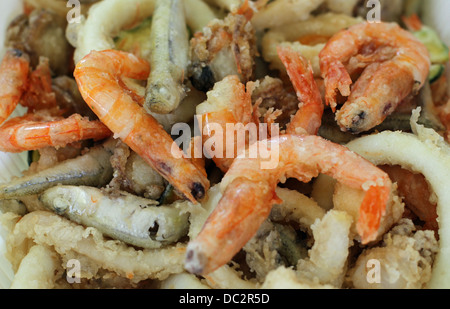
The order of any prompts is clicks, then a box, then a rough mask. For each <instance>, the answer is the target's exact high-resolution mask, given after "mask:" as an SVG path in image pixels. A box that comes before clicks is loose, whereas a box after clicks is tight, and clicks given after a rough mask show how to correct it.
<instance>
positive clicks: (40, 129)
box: [0, 113, 111, 153]
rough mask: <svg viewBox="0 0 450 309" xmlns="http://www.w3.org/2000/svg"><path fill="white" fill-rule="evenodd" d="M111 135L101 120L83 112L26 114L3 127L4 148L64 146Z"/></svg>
mask: <svg viewBox="0 0 450 309" xmlns="http://www.w3.org/2000/svg"><path fill="white" fill-rule="evenodd" d="M109 136H111V131H110V130H109V129H108V128H107V127H106V126H105V125H104V124H103V123H101V122H100V121H91V120H89V119H88V118H86V117H82V116H81V115H79V114H73V115H72V116H70V117H68V118H61V117H53V116H49V115H45V114H41V113H35V114H26V115H25V116H22V117H16V118H13V119H11V120H8V121H6V122H5V123H4V124H3V125H2V126H1V127H0V151H4V152H11V153H18V152H23V151H29V150H36V149H41V148H45V147H64V146H66V145H68V144H70V143H73V142H77V141H81V140H86V139H94V140H102V139H105V138H107V137H109Z"/></svg>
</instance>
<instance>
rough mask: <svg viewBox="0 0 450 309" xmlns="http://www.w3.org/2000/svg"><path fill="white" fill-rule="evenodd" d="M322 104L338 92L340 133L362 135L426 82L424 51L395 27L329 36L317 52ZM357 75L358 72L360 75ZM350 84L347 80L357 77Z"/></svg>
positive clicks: (370, 26) (373, 26)
mask: <svg viewBox="0 0 450 309" xmlns="http://www.w3.org/2000/svg"><path fill="white" fill-rule="evenodd" d="M319 58H320V69H321V72H322V77H323V78H324V81H325V92H326V94H325V96H326V101H327V104H328V105H330V106H331V107H332V109H333V110H334V111H336V107H337V104H338V103H337V101H338V99H337V96H338V93H340V95H342V96H343V97H347V102H346V103H345V104H344V106H343V107H342V108H341V109H340V110H339V111H338V112H337V113H336V119H337V122H338V123H339V125H340V127H341V129H342V130H343V131H347V132H352V133H361V132H365V131H368V130H370V129H372V128H374V127H375V126H377V125H379V124H380V123H382V122H383V121H384V119H386V117H387V116H388V115H390V114H391V113H392V112H393V111H394V110H395V109H396V107H397V106H398V104H399V103H400V102H401V101H402V100H403V99H404V98H405V97H406V96H408V95H409V94H410V93H411V92H415V91H418V90H419V89H420V88H421V87H422V86H423V85H424V83H425V82H426V81H427V77H428V73H429V68H430V57H429V53H428V50H427V48H426V47H425V45H423V44H422V43H421V42H420V41H418V40H417V39H416V38H415V37H414V36H413V35H412V34H411V33H410V32H408V31H406V30H404V29H402V28H400V26H398V25H397V24H395V23H368V22H367V23H361V24H357V25H354V26H352V27H350V28H348V29H347V30H343V31H341V32H339V33H337V34H336V35H334V36H333V37H332V38H331V39H330V40H329V41H328V43H327V44H326V46H325V47H324V49H323V50H322V51H321V52H320V55H319ZM361 71H362V73H361ZM359 74H360V76H359V78H358V79H357V81H356V82H355V83H354V84H353V81H352V77H355V76H357V75H359Z"/></svg>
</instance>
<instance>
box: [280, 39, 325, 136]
mask: <svg viewBox="0 0 450 309" xmlns="http://www.w3.org/2000/svg"><path fill="white" fill-rule="evenodd" d="M278 55H279V57H280V59H281V61H282V62H283V63H284V65H285V66H286V70H287V73H288V75H289V77H290V79H291V82H292V84H293V86H294V89H295V90H296V93H297V97H298V99H299V101H300V102H301V104H300V106H299V110H298V111H297V113H296V114H295V116H294V117H293V118H292V120H291V123H290V124H289V125H288V128H287V131H286V133H288V134H303V133H306V134H311V135H317V133H318V132H319V128H320V125H321V123H322V115H323V111H324V106H323V104H322V96H321V94H320V91H319V87H318V86H317V84H316V81H315V80H314V73H313V70H312V67H311V64H310V63H309V62H308V61H307V60H306V59H305V58H304V57H303V56H302V55H300V53H298V52H295V51H294V50H292V49H291V48H289V47H278Z"/></svg>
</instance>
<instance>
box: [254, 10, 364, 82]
mask: <svg viewBox="0 0 450 309" xmlns="http://www.w3.org/2000/svg"><path fill="white" fill-rule="evenodd" d="M362 21H363V20H362V19H360V18H354V17H351V16H347V15H344V14H335V13H327V14H323V15H319V16H317V17H313V18H310V19H308V20H305V21H299V22H296V23H293V24H288V25H285V26H279V27H275V28H271V29H270V30H269V31H268V32H267V33H266V34H265V35H264V37H263V39H262V55H263V57H264V60H265V61H267V62H268V63H270V65H271V68H272V69H278V70H280V71H283V70H285V68H284V66H283V63H282V62H281V60H280V59H279V57H278V54H277V46H278V45H289V46H290V47H291V48H293V49H294V50H295V51H298V52H299V53H300V54H301V55H303V56H304V57H305V58H306V59H308V60H309V62H311V66H312V67H313V72H314V76H315V77H320V64H319V53H320V51H321V50H322V49H323V47H324V46H325V43H318V42H317V44H311V45H307V44H302V43H301V42H299V41H298V40H299V39H300V38H307V37H308V38H311V39H314V40H315V39H320V38H323V39H324V40H325V39H326V38H328V37H331V36H333V35H334V34H335V33H337V32H338V31H339V30H341V29H345V28H347V27H350V26H352V25H355V24H358V23H361V22H362Z"/></svg>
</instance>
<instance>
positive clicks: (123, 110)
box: [74, 50, 209, 202]
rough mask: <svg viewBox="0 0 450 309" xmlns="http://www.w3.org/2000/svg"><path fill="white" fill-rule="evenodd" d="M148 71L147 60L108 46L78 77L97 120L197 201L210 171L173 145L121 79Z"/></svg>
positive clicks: (84, 64) (83, 66)
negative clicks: (202, 168) (109, 48)
mask: <svg viewBox="0 0 450 309" xmlns="http://www.w3.org/2000/svg"><path fill="white" fill-rule="evenodd" d="M149 71H150V66H149V64H148V62H146V61H145V60H142V59H140V58H138V57H136V56H134V55H133V54H130V53H126V52H121V51H117V50H105V51H100V52H97V51H92V52H91V53H90V54H89V55H87V56H86V57H85V58H83V60H82V61H80V62H79V63H78V64H77V66H76V68H75V73H74V76H75V79H76V80H77V83H78V86H79V88H80V92H81V94H82V95H83V97H84V99H85V100H86V102H87V103H88V104H89V106H90V107H91V109H92V110H93V111H94V112H95V113H96V114H97V116H98V117H99V119H100V120H101V121H102V122H103V123H104V124H105V125H106V126H108V127H109V129H110V130H111V131H112V132H114V133H115V135H116V136H117V137H119V138H120V139H121V140H122V141H123V142H124V143H125V144H127V145H128V146H129V147H130V148H131V149H132V150H134V151H135V152H136V153H137V154H139V155H140V156H141V157H142V158H143V159H145V160H146V162H147V163H148V164H149V165H150V166H151V167H153V168H154V169H155V170H156V171H158V172H159V173H160V174H161V175H162V176H163V177H164V178H166V179H167V180H168V181H169V182H170V183H171V184H173V185H174V187H175V188H177V189H178V190H179V191H180V192H181V193H182V194H184V196H185V197H186V198H187V199H189V200H190V201H192V202H196V201H197V199H202V198H203V197H204V195H205V192H206V191H207V190H208V188H209V181H208V179H207V178H206V175H205V174H204V172H203V171H200V170H199V169H198V168H197V167H196V166H195V165H194V164H193V163H192V161H191V160H189V159H187V158H186V157H185V155H184V153H183V152H182V151H181V150H180V149H179V148H178V149H173V144H174V142H173V140H172V138H171V136H170V135H169V134H168V133H167V132H166V131H164V129H163V128H162V127H161V125H160V124H159V123H158V122H157V121H156V120H155V119H154V118H153V117H152V116H151V115H149V114H148V113H147V112H146V111H145V110H144V109H143V107H141V106H140V105H139V104H138V103H136V102H135V101H134V100H133V98H132V97H131V96H130V95H129V93H128V92H127V91H126V90H125V89H123V88H122V86H121V82H120V81H121V78H122V77H129V78H133V79H138V80H145V79H146V78H147V77H148V75H149ZM175 152H176V154H174V153H175ZM176 157H179V158H176Z"/></svg>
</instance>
